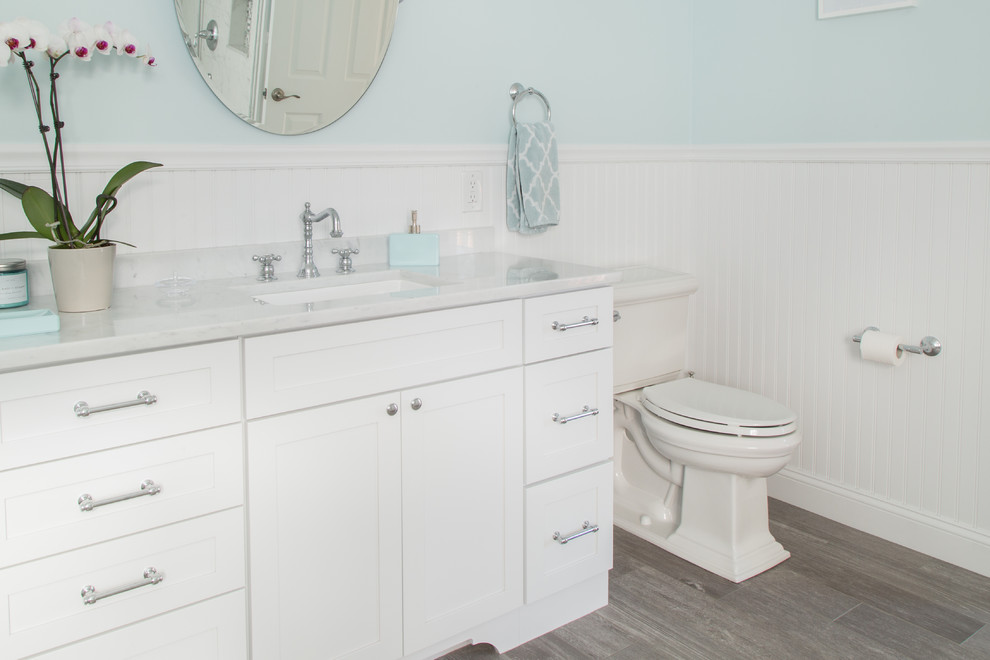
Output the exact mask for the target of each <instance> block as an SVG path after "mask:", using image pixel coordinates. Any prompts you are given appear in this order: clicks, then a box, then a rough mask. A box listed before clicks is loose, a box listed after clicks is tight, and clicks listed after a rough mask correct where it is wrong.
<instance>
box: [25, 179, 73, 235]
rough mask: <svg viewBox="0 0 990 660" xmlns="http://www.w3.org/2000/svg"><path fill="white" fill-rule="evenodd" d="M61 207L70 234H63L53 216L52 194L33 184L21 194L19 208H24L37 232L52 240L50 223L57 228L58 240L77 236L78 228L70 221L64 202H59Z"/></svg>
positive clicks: (53, 203) (53, 201) (70, 217)
mask: <svg viewBox="0 0 990 660" xmlns="http://www.w3.org/2000/svg"><path fill="white" fill-rule="evenodd" d="M60 206H61V207H62V213H64V214H65V219H66V221H67V222H68V226H69V231H70V232H71V234H72V235H71V236H63V235H62V234H63V233H64V232H63V231H62V227H61V226H60V225H59V224H58V218H56V217H55V200H54V199H52V196H51V195H49V194H48V193H47V192H45V191H44V190H42V189H41V188H36V187H34V186H27V187H26V188H25V189H24V192H23V194H22V195H21V208H23V209H24V215H26V216H27V219H28V222H30V223H31V226H32V227H34V229H35V231H37V232H38V233H39V234H41V235H42V236H44V237H45V238H48V239H49V240H52V225H54V226H55V228H56V229H57V230H58V234H57V235H58V237H59V240H62V241H68V240H70V239H71V238H74V237H76V236H78V234H79V230H78V229H76V226H75V225H74V224H73V223H72V216H71V215H70V214H69V209H67V208H66V207H65V205H64V204H60Z"/></svg>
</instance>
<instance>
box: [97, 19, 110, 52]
mask: <svg viewBox="0 0 990 660" xmlns="http://www.w3.org/2000/svg"><path fill="white" fill-rule="evenodd" d="M112 27H113V23H111V22H110V21H107V22H106V23H105V24H104V25H97V26H95V27H93V48H95V49H96V52H97V53H103V54H104V55H109V54H110V52H111V51H112V50H113V33H112V32H111V31H110V28H112Z"/></svg>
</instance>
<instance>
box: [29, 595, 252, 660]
mask: <svg viewBox="0 0 990 660" xmlns="http://www.w3.org/2000/svg"><path fill="white" fill-rule="evenodd" d="M245 621H246V619H245V612H244V590H243V589H239V590H237V591H234V592H232V593H229V594H224V595H223V596H217V597H216V598H211V599H210V600H207V601H203V602H202V603H196V604H195V605H190V606H189V607H184V608H182V609H181V610H175V611H172V612H168V613H166V614H162V615H159V616H156V617H153V618H151V619H146V620H145V621H141V622H140V623H135V624H132V625H129V626H126V627H124V628H120V629H119V630H114V631H112V632H108V633H105V634H103V635H97V636H96V637H91V638H90V639H87V640H85V641H82V642H78V643H76V644H71V645H69V646H64V647H62V648H60V649H57V650H55V651H51V652H49V653H42V654H41V655H37V656H32V658H31V660H129V659H130V660H176V659H177V658H180V659H181V660H244V659H245V658H246V657H247V631H246V627H247V626H246V623H245Z"/></svg>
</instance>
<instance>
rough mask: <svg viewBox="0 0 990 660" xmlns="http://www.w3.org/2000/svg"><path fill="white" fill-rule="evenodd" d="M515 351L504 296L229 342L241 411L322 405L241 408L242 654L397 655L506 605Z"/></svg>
mask: <svg viewBox="0 0 990 660" xmlns="http://www.w3.org/2000/svg"><path fill="white" fill-rule="evenodd" d="M521 362H522V342H521V303H520V302H519V301H508V302H499V303H492V304H488V305H479V306H474V307H467V308H459V309H453V310H444V311H441V312H432V313H427V314H418V315H413V316H407V317H396V318H388V319H381V320H376V321H368V322H362V323H355V324H349V325H344V326H331V327H326V328H317V329H314V330H304V331H299V332H290V333H285V334H281V335H270V336H265V337H258V338H250V339H248V340H246V342H245V363H246V365H247V372H246V379H247V380H246V382H247V388H246V389H247V392H248V414H249V415H251V414H253V413H262V414H263V413H267V412H269V411H272V410H276V411H279V412H281V411H282V410H284V409H289V410H291V408H292V407H300V404H314V403H318V402H324V403H329V404H330V405H323V406H319V407H315V408H308V409H304V410H297V411H294V412H287V413H285V414H276V415H272V416H263V417H260V418H258V419H251V420H249V422H248V466H249V468H248V472H249V483H250V489H249V511H250V529H251V533H250V539H251V571H250V573H251V611H252V648H253V653H254V655H255V657H263V658H284V659H289V658H291V659H293V660H295V659H303V658H398V657H401V656H402V655H404V654H409V653H413V652H415V651H418V650H420V649H423V648H426V647H428V646H430V645H431V644H436V643H438V642H441V641H442V640H444V639H447V638H448V637H451V636H453V635H456V634H457V633H458V632H460V631H462V630H465V629H468V628H470V627H472V626H475V625H478V624H480V623H483V622H485V621H488V620H490V619H492V618H496V617H498V616H500V615H503V614H506V613H508V612H510V611H511V610H513V609H514V608H517V607H519V606H520V605H521V604H522V600H523V566H522V562H523V548H522V529H523V501H522V482H523V473H522V469H523V461H522V451H523V419H522V407H523V406H522V400H523V382H522V369H521V367H520V366H518V365H520V364H521ZM479 372H480V373H479ZM471 374H477V375H471ZM452 376H453V377H454V378H452V379H449V380H444V381H443V382H439V383H433V382H431V381H435V380H439V379H444V378H450V377H452ZM419 383H422V384H419ZM393 388H394V389H393ZM400 388H402V389H400ZM382 389H388V390H390V391H387V392H385V393H383V394H372V395H368V394H369V392H374V391H376V390H382ZM286 393H290V394H289V395H287V394H286ZM355 395H357V396H362V395H368V396H363V398H358V399H354V400H346V401H342V402H340V403H331V402H332V401H334V400H339V399H345V398H349V397H350V396H355ZM321 400H322V401H321Z"/></svg>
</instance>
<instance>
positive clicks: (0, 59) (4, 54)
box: [0, 41, 14, 67]
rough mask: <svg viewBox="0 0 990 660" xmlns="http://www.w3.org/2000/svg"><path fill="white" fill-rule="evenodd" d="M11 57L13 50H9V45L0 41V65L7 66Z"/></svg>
mask: <svg viewBox="0 0 990 660" xmlns="http://www.w3.org/2000/svg"><path fill="white" fill-rule="evenodd" d="M13 59H14V51H12V50H10V46H8V45H7V44H6V43H4V42H2V41H0V67H5V66H7V65H8V64H10V62H11V60H13Z"/></svg>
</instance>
